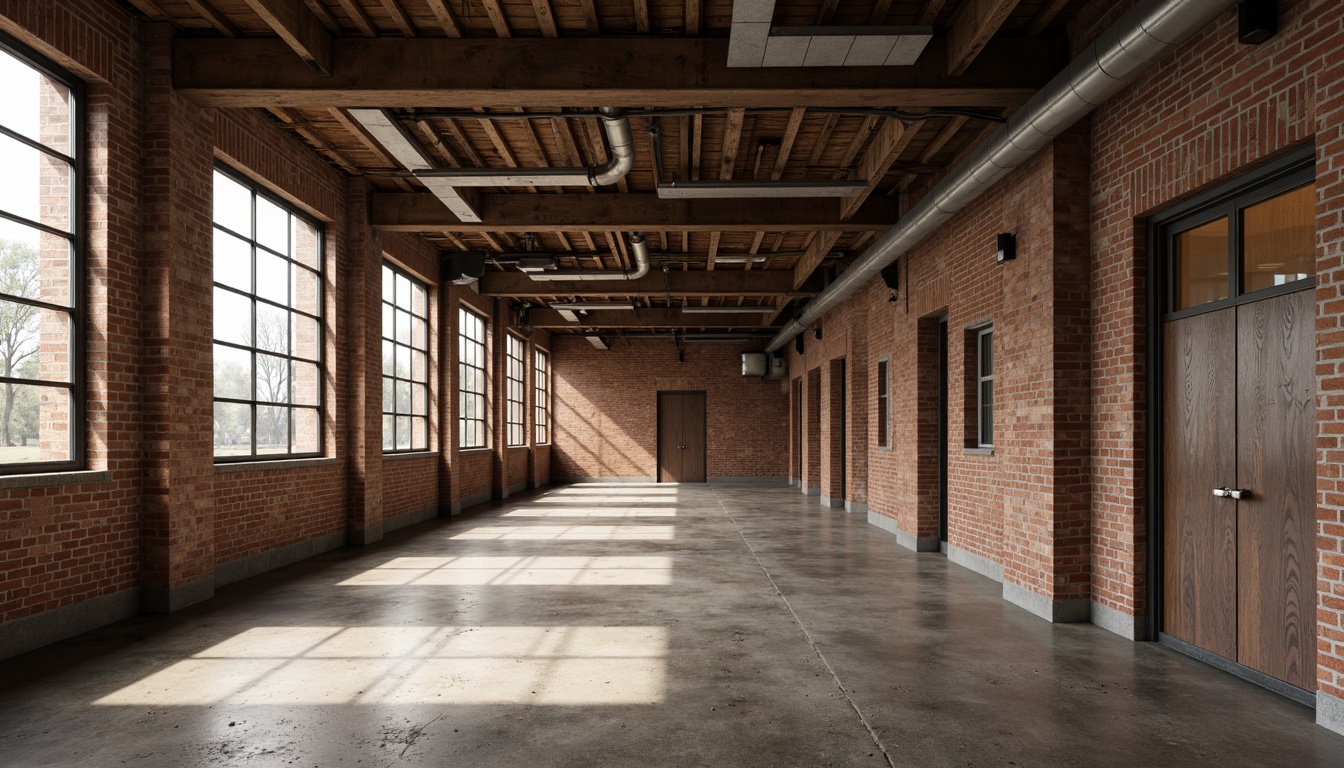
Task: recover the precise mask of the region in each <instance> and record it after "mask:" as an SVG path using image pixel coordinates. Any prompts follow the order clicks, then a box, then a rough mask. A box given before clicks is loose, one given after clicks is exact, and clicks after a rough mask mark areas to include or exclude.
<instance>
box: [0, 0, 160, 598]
mask: <svg viewBox="0 0 1344 768" xmlns="http://www.w3.org/2000/svg"><path fill="white" fill-rule="evenodd" d="M0 29H3V30H4V31H5V32H7V33H9V34H11V35H14V36H15V37H17V38H18V39H19V40H21V41H22V42H24V43H26V44H28V45H29V46H31V47H33V48H35V49H37V50H38V51H39V52H41V53H43V54H45V55H47V56H48V57H50V58H52V59H54V60H55V61H56V63H57V64H59V65H61V66H63V67H65V68H66V69H69V70H71V71H72V72H73V73H74V74H75V75H76V76H78V77H81V78H83V79H84V80H86V82H87V87H86V93H85V100H86V114H85V127H86V130H87V140H88V143H87V145H86V147H85V149H86V152H87V158H88V162H87V163H86V165H87V168H88V172H87V176H86V179H85V182H86V183H85V187H84V189H83V190H82V192H83V194H84V199H85V204H86V206H87V213H88V217H89V221H91V222H96V223H97V226H93V227H90V228H89V231H88V235H87V240H86V252H85V275H86V278H87V279H86V291H87V292H86V295H85V316H84V317H85V324H86V332H85V350H86V355H87V361H88V371H89V374H88V378H87V382H88V398H87V412H86V424H85V426H86V436H87V441H88V453H87V455H88V464H89V468H90V469H94V470H106V471H107V472H108V473H109V475H110V477H109V478H108V479H106V480H100V481H99V482H74V483H69V484H51V485H43V486H38V487H33V488H20V489H14V490H3V491H0V510H3V511H2V512H0V519H2V520H3V523H0V623H4V622H10V621H13V620H15V619H19V618H23V617H26V616H31V615H34V614H38V613H42V612H45V611H50V610H53V609H56V608H60V607H63V606H68V605H71V604H73V603H78V602H80V601H83V600H88V599H90V598H95V597H100V596H104V595H111V594H115V593H119V592H123V591H125V590H127V589H131V588H134V587H136V586H138V585H139V584H140V502H141V496H142V486H141V482H142V481H141V459H142V451H141V444H140V439H141V426H142V425H141V414H140V377H141V370H140V363H139V360H140V357H139V347H140V342H139V336H140V322H141V319H140V309H141V306H140V295H141V288H140V285H141V249H142V245H143V244H142V239H141V229H142V227H141V224H142V222H141V212H140V189H141V152H140V146H141V135H140V113H141V106H142V104H141V82H140V77H141V58H140V46H139V29H138V27H137V26H136V25H135V24H134V23H132V22H131V20H130V19H129V18H128V17H127V16H126V15H125V13H124V12H122V10H121V9H120V8H119V7H117V6H116V5H115V4H113V3H110V2H106V3H104V2H86V3H77V4H75V3H70V4H48V3H33V2H19V1H17V0H0Z"/></svg>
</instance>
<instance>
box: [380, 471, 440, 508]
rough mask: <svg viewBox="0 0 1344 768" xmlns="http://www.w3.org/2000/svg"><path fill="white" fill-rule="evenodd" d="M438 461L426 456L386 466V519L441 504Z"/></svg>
mask: <svg viewBox="0 0 1344 768" xmlns="http://www.w3.org/2000/svg"><path fill="white" fill-rule="evenodd" d="M438 461H439V459H438V457H437V456H423V457H418V458H414V459H386V460H384V461H383V462H382V464H383V472H382V475H383V488H382V490H383V498H382V502H383V518H384V519H386V518H389V517H396V516H397V515H404V514H406V513H407V512H419V511H420V510H422V509H425V508H427V507H429V506H432V505H436V504H438V503H439V478H438Z"/></svg>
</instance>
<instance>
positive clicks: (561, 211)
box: [373, 192, 897, 232]
mask: <svg viewBox="0 0 1344 768" xmlns="http://www.w3.org/2000/svg"><path fill="white" fill-rule="evenodd" d="M476 210H477V211H478V212H479V213H480V215H481V221H480V222H479V223H463V222H460V221H458V220H457V217H455V216H453V214H452V213H450V212H449V211H448V209H447V208H445V207H444V205H443V203H441V202H439V200H438V199H437V198H436V197H434V196H433V195H430V194H424V193H413V194H398V193H384V194H377V195H374V198H373V224H374V226H377V227H381V228H382V229H385V230H388V231H393V232H542V231H549V230H556V229H562V230H567V231H583V230H589V229H594V224H595V222H600V223H601V226H600V229H602V230H617V231H622V232H630V231H636V232H645V231H647V232H659V231H667V232H715V231H720V232H756V231H759V230H764V231H768V232H777V231H784V232H808V231H834V232H867V231H870V230H871V231H879V232H883V231H886V230H887V229H889V228H890V227H891V225H892V224H894V223H895V222H896V217H897V207H896V201H895V200H893V199H891V198H886V197H883V198H874V199H872V200H869V201H868V202H867V203H865V204H864V205H863V206H862V207H861V208H859V210H858V211H857V212H856V213H855V214H854V215H853V216H852V217H850V218H849V219H848V220H843V219H841V218H840V207H839V205H837V204H836V203H835V202H834V201H827V200H811V199H807V198H776V199H769V198H754V199H737V200H721V199H715V200H663V199H660V198H659V197H658V196H657V195H653V194H648V193H643V194H641V193H632V194H619V195H618V194H600V195H579V194H535V195H531V194H506V193H501V192H494V193H491V192H486V193H483V194H481V196H480V200H479V204H478V205H477V206H476Z"/></svg>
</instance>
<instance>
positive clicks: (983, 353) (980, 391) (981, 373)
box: [975, 327, 994, 448]
mask: <svg viewBox="0 0 1344 768" xmlns="http://www.w3.org/2000/svg"><path fill="white" fill-rule="evenodd" d="M975 371H976V373H975V384H976V389H975V406H976V446H977V447H980V448H992V447H994V329H993V328H992V327H986V328H981V329H980V330H978V331H976V333H975Z"/></svg>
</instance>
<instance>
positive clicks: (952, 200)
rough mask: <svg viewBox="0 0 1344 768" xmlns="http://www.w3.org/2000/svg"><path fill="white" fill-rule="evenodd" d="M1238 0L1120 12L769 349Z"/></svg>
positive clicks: (1159, 0) (1162, 1) (1170, 2)
mask: <svg viewBox="0 0 1344 768" xmlns="http://www.w3.org/2000/svg"><path fill="white" fill-rule="evenodd" d="M1235 5H1236V0H1147V1H1146V2H1143V3H1140V4H1139V5H1138V6H1136V7H1134V8H1133V9H1132V10H1130V11H1129V12H1128V13H1126V14H1125V15H1124V16H1121V17H1120V19H1119V20H1118V21H1116V22H1115V24H1113V25H1111V27H1110V28H1109V29H1107V30H1106V31H1105V32H1103V33H1102V34H1101V37H1099V38H1098V39H1097V40H1096V42H1094V43H1092V44H1091V45H1090V46H1088V47H1087V48H1086V49H1085V50H1084V51H1083V53H1082V54H1081V55H1080V56H1078V58H1076V59H1074V60H1073V61H1072V62H1071V63H1070V64H1069V66H1068V67H1067V68H1066V69H1065V70H1064V71H1063V72H1061V73H1059V74H1058V75H1056V76H1055V78H1054V79H1053V80H1051V81H1050V82H1049V83H1047V84H1046V85H1045V87H1044V88H1042V89H1041V90H1040V91H1038V92H1037V93H1036V95H1035V96H1032V97H1031V99H1029V100H1028V101H1027V103H1026V104H1024V105H1023V106H1022V109H1020V110H1019V111H1018V112H1017V113H1015V114H1014V115H1013V116H1012V118H1010V119H1009V120H1008V123H1007V124H1006V125H1004V126H1003V127H1002V128H1000V129H999V130H998V131H997V132H995V133H994V135H993V136H991V137H990V138H989V139H988V140H986V141H985V143H984V144H981V145H980V146H979V147H977V148H976V149H975V151H974V152H972V153H971V154H970V155H969V156H968V157H967V158H966V159H965V160H963V161H962V162H960V163H958V164H957V166H956V167H955V168H953V169H952V170H951V171H950V172H949V173H948V175H947V176H946V177H945V178H944V179H943V180H942V181H940V182H939V183H938V184H937V185H936V186H935V187H934V188H933V190H932V191H930V192H929V194H928V195H927V196H926V197H924V199H923V200H920V201H919V203H917V204H916V205H915V206H914V207H913V208H911V209H910V211H909V213H907V214H906V215H905V216H904V217H902V218H901V220H900V221H899V222H898V223H897V224H896V225H895V226H894V227H892V228H891V229H889V230H887V232H886V233H885V234H883V235H882V236H881V237H880V238H878V240H877V242H875V243H873V244H872V245H871V246H869V247H868V249H867V250H866V251H864V253H863V255H862V256H861V257H860V258H859V260H858V261H856V262H854V264H853V265H852V266H851V267H850V268H849V269H847V270H845V272H844V273H843V274H841V275H840V276H839V277H837V278H836V280H835V282H833V283H831V284H830V285H829V286H827V287H826V289H825V290H823V291H822V292H821V293H819V294H817V296H816V298H814V299H813V300H812V301H811V302H809V303H808V304H807V306H805V307H803V311H802V312H801V313H800V314H799V315H798V316H797V317H795V318H793V320H792V321H790V323H789V325H788V326H787V327H786V328H785V329H784V330H782V331H780V332H779V333H778V334H776V335H775V337H774V338H773V339H771V340H770V344H769V345H768V346H767V347H766V349H767V350H768V351H771V352H774V351H775V350H778V349H780V348H781V347H783V346H784V345H785V344H787V343H789V341H790V340H791V339H793V338H794V337H795V336H797V335H798V334H799V333H802V332H803V331H804V330H806V329H807V328H808V327H809V326H810V325H811V324H812V323H814V322H816V321H817V320H819V319H821V317H822V316H823V315H825V314H826V313H827V312H828V311H830V310H831V308H833V307H834V306H835V305H837V304H839V303H840V302H842V301H844V300H845V299H847V298H849V296H850V295H852V294H853V293H854V292H855V291H857V290H858V289H859V288H861V287H862V286H863V285H864V284H866V283H867V282H868V281H869V280H871V279H872V278H874V277H876V276H878V275H879V274H880V273H881V272H882V269H883V267H886V266H887V265H889V264H891V263H892V262H893V261H895V260H896V259H898V258H900V257H901V256H902V255H904V254H905V253H906V252H908V251H909V250H910V249H912V248H914V247H915V246H917V245H919V244H920V243H921V242H923V241H924V239H925V238H927V237H928V236H929V235H931V234H933V233H934V232H935V231H936V230H937V229H938V228H939V227H941V226H942V225H943V224H945V223H946V222H947V220H948V219H950V218H952V216H953V215H954V214H956V213H957V212H958V211H960V210H961V209H962V208H965V207H966V206H967V205H969V204H970V202H971V201H972V200H975V199H976V198H977V197H979V196H980V195H981V194H982V193H984V192H985V191H986V190H988V189H989V188H990V187H991V186H993V185H994V184H995V183H997V182H998V181H999V180H1000V179H1002V178H1003V177H1004V176H1006V175H1008V173H1009V172H1010V171H1012V170H1013V169H1014V168H1017V167H1018V166H1020V165H1022V163H1024V162H1026V161H1027V159H1028V158H1030V157H1031V156H1032V155H1034V154H1036V152H1037V150H1039V149H1041V148H1042V147H1044V146H1045V145H1046V144H1048V143H1050V142H1051V141H1052V140H1054V138H1055V137H1056V136H1058V135H1060V134H1061V133H1063V132H1064V131H1065V130H1067V129H1068V128H1069V127H1070V126H1072V125H1073V124H1074V123H1076V122H1078V121H1079V120H1081V119H1082V118H1083V117H1084V116H1086V115H1087V114H1088V113H1089V112H1091V111H1092V110H1093V109H1095V108H1096V107H1097V106H1099V105H1101V104H1103V103H1104V102H1105V101H1106V100H1107V99H1109V98H1111V97H1112V96H1114V95H1115V94H1117V93H1119V92H1120V91H1121V90H1123V89H1124V88H1126V87H1128V86H1129V84H1130V83H1133V82H1134V81H1135V80H1136V79H1138V77H1139V76H1140V75H1142V74H1143V73H1144V72H1146V71H1148V69H1149V68H1150V67H1152V66H1153V65H1154V64H1156V63H1157V62H1158V61H1159V60H1160V59H1162V58H1164V57H1165V56H1166V55H1167V54H1169V53H1171V52H1172V51H1173V50H1175V49H1176V47H1177V46H1179V45H1181V44H1182V43H1184V42H1185V41H1187V40H1189V39H1190V38H1191V37H1193V36H1194V35H1195V33H1196V32H1198V31H1199V30H1201V29H1203V28H1204V27H1205V26H1207V25H1208V24H1210V23H1211V22H1212V21H1213V20H1214V19H1216V18H1218V17H1219V16H1221V15H1222V14H1223V13H1225V12H1226V11H1228V10H1230V9H1231V8H1232V7H1233V6H1235Z"/></svg>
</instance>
